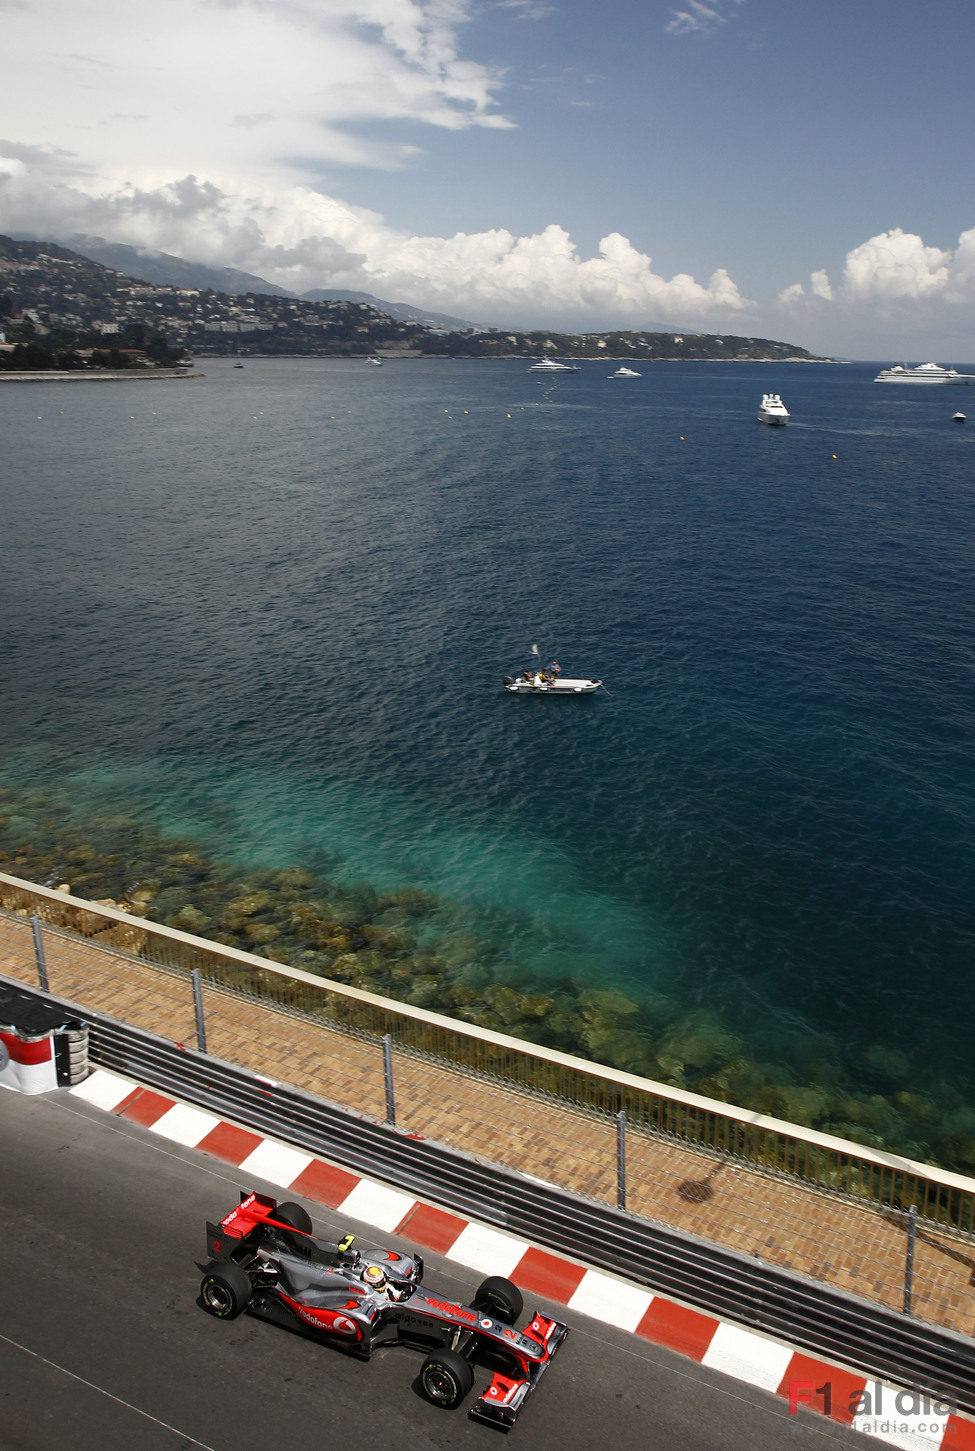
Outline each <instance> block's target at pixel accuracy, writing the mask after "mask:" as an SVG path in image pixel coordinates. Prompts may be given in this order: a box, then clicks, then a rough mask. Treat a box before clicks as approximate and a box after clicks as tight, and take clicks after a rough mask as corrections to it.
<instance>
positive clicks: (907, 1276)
mask: <svg viewBox="0 0 975 1451" xmlns="http://www.w3.org/2000/svg"><path fill="white" fill-rule="evenodd" d="M916 1239H917V1205H916V1204H912V1205H911V1207H910V1209H909V1210H908V1211H907V1263H906V1264H905V1266H904V1314H905V1315H910V1313H911V1292H912V1290H913V1288H914V1243H915V1240H916Z"/></svg>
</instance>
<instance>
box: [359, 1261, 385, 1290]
mask: <svg viewBox="0 0 975 1451" xmlns="http://www.w3.org/2000/svg"><path fill="white" fill-rule="evenodd" d="M362 1278H363V1280H365V1282H366V1285H367V1286H368V1288H369V1289H370V1290H373V1291H375V1292H376V1293H377V1294H378V1293H379V1292H381V1291H382V1290H385V1288H386V1275H385V1273H384V1272H383V1270H382V1268H381V1266H380V1265H366V1267H365V1269H364V1270H363V1272H362Z"/></svg>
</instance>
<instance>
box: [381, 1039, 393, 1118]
mask: <svg viewBox="0 0 975 1451" xmlns="http://www.w3.org/2000/svg"><path fill="white" fill-rule="evenodd" d="M383 1075H384V1077H385V1079H386V1122H387V1123H388V1124H395V1122H396V1100H395V1099H394V1098H393V1040H392V1038H391V1037H390V1036H389V1034H388V1033H384V1034H383Z"/></svg>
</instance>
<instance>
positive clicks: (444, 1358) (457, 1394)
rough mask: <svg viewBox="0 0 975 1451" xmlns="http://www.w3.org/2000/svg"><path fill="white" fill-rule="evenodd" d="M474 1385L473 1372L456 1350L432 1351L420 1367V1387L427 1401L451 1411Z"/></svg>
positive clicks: (445, 1348)
mask: <svg viewBox="0 0 975 1451" xmlns="http://www.w3.org/2000/svg"><path fill="white" fill-rule="evenodd" d="M473 1384H474V1372H473V1370H471V1367H470V1365H469V1364H468V1362H467V1361H466V1360H465V1359H464V1357H463V1356H462V1355H460V1354H459V1353H458V1352H457V1351H456V1350H450V1349H448V1348H447V1347H444V1349H442V1350H434V1351H431V1353H430V1354H429V1355H428V1356H427V1358H426V1360H425V1361H424V1362H423V1365H422V1366H421V1367H420V1385H421V1386H422V1388H423V1394H424V1395H425V1396H426V1398H427V1400H428V1401H432V1402H433V1404H434V1405H435V1406H443V1407H444V1408H445V1409H447V1410H452V1409H453V1408H454V1406H459V1405H460V1403H461V1401H462V1400H463V1399H464V1397H465V1396H466V1395H467V1393H468V1392H469V1390H470V1388H471V1386H472V1385H473Z"/></svg>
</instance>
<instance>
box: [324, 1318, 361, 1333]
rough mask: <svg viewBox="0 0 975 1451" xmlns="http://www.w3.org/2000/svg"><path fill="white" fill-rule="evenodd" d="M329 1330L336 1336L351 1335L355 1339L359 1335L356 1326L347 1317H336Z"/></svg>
mask: <svg viewBox="0 0 975 1451" xmlns="http://www.w3.org/2000/svg"><path fill="white" fill-rule="evenodd" d="M329 1329H330V1330H334V1331H335V1334H336V1335H351V1336H353V1337H355V1336H358V1334H359V1331H358V1328H357V1326H356V1325H355V1323H354V1322H353V1321H352V1320H350V1319H349V1317H348V1315H336V1317H335V1319H334V1320H333V1321H332V1323H331V1325H330V1326H329Z"/></svg>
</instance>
